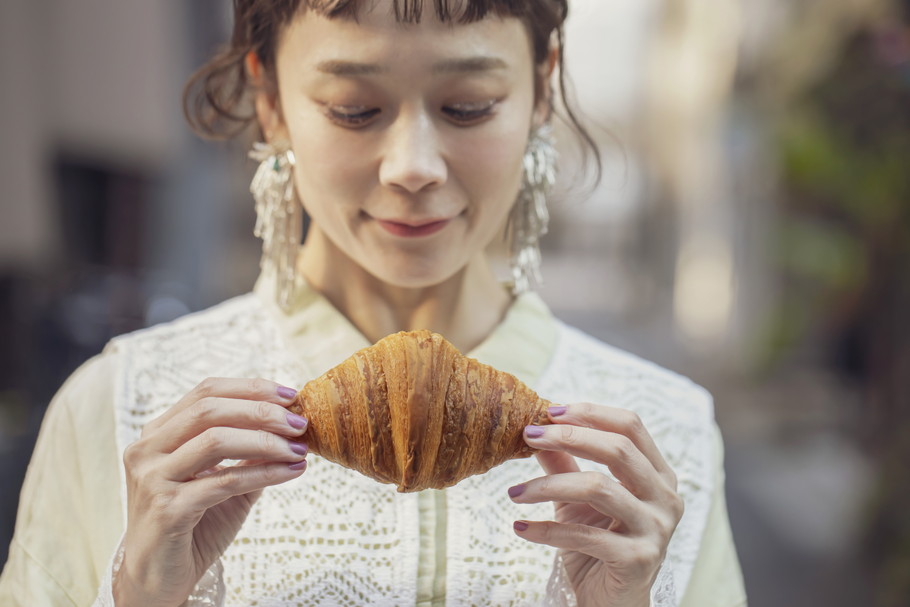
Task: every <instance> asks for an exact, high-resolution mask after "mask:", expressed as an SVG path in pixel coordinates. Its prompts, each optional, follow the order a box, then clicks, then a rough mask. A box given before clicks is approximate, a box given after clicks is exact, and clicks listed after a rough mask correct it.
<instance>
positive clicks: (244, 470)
mask: <svg viewBox="0 0 910 607" xmlns="http://www.w3.org/2000/svg"><path fill="white" fill-rule="evenodd" d="M306 466H307V462H306V460H302V461H300V462H296V463H293V464H287V463H280V462H269V463H266V464H260V465H258V466H228V467H227V468H224V469H222V470H219V471H218V472H216V473H215V474H211V475H209V476H206V477H204V478H200V479H197V480H194V481H193V482H191V483H185V484H184V485H183V486H182V487H181V497H180V499H182V500H186V504H187V508H189V509H190V511H196V512H202V511H204V510H207V509H208V508H211V507H213V506H217V505H218V504H220V503H221V502H223V501H225V500H227V499H230V498H231V497H234V496H235V495H246V494H248V493H252V492H254V491H260V490H262V489H264V488H265V487H270V486H272V485H279V484H281V483H284V482H287V481H289V480H291V479H294V478H297V477H298V476H300V475H301V474H303V473H304V471H305V470H306Z"/></svg>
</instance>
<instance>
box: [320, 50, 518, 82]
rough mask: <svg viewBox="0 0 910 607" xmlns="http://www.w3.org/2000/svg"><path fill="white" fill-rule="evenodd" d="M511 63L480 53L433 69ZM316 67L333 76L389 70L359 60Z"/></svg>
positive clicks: (456, 69) (467, 69)
mask: <svg viewBox="0 0 910 607" xmlns="http://www.w3.org/2000/svg"><path fill="white" fill-rule="evenodd" d="M508 67H509V65H508V64H507V63H506V62H505V61H503V60H502V59H500V58H499V57H489V56H485V55H480V56H476V57H459V58H457V59H445V60H443V61H440V62H438V63H435V64H433V66H432V68H431V71H432V73H434V74H441V73H446V74H451V73H458V72H488V71H492V70H501V69H507V68H508ZM316 69H317V70H318V71H320V72H322V73H324V74H331V75H333V76H348V77H355V76H375V75H377V74H384V73H387V72H388V71H389V69H388V68H387V67H384V66H382V65H379V64H378V63H360V62H357V61H344V60H339V59H329V60H326V61H320V62H319V63H317V64H316Z"/></svg>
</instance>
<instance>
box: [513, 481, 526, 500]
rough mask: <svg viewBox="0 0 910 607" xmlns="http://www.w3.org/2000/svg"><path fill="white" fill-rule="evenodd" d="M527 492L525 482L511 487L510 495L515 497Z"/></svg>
mask: <svg viewBox="0 0 910 607" xmlns="http://www.w3.org/2000/svg"><path fill="white" fill-rule="evenodd" d="M524 492H525V486H524V484H521V485H515V486H514V487H509V497H512V498H515V497H518V496H519V495H521V494H522V493H524Z"/></svg>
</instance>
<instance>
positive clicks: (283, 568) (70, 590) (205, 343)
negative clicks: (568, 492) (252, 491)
mask: <svg viewBox="0 0 910 607" xmlns="http://www.w3.org/2000/svg"><path fill="white" fill-rule="evenodd" d="M271 294H272V290H271V284H270V279H269V277H267V276H262V277H260V280H259V282H257V285H256V288H255V290H254V291H253V292H251V293H248V294H246V295H243V296H240V297H237V298H234V299H231V300H228V301H226V302H224V303H222V304H220V305H218V306H215V307H213V308H211V309H209V310H206V311H203V312H200V313H196V314H192V315H189V316H186V317H184V318H182V319H179V320H177V321H175V322H173V323H168V324H165V325H160V326H157V327H153V328H151V329H147V330H143V331H139V332H136V333H132V334H129V335H125V336H122V337H119V338H116V339H114V340H113V341H112V342H111V343H110V344H109V345H108V346H107V348H106V349H105V351H104V352H103V353H102V354H101V355H99V356H98V357H95V358H93V359H92V360H90V361H88V362H87V363H85V364H84V365H83V366H82V367H80V369H79V370H77V371H76V372H75V373H74V374H73V375H72V376H71V377H70V378H69V379H68V380H67V382H66V383H65V384H64V386H63V387H62V388H61V389H60V391H59V392H58V394H57V396H56V397H55V398H54V401H53V402H52V404H51V406H50V408H49V411H48V414H47V416H46V418H45V421H44V425H43V427H42V431H41V436H40V437H39V442H38V445H37V447H36V450H35V454H34V456H33V459H32V463H31V465H30V467H29V471H28V475H27V478H26V482H25V485H24V487H23V490H22V496H21V500H20V507H19V515H18V519H17V526H16V533H15V537H14V539H13V542H12V544H11V546H10V557H9V560H8V562H7V564H6V566H5V569H4V571H3V575H2V577H0V604H3V605H7V604H9V605H90V604H93V603H94V604H96V605H113V604H114V603H113V600H112V598H111V594H110V579H111V571H112V568H115V567H116V566H117V564H118V563H117V547H118V544H119V540H120V537H121V535H122V532H123V528H124V521H125V518H126V514H125V512H126V510H125V506H126V500H125V489H124V485H123V470H122V465H121V463H120V462H121V455H122V453H123V450H124V449H125V447H126V446H127V445H128V444H130V443H131V442H133V441H135V440H136V439H137V438H138V436H139V432H140V430H141V428H142V427H143V425H144V424H145V423H147V422H148V421H150V420H151V419H153V418H155V417H157V416H158V415H160V414H161V413H162V412H163V411H164V410H166V409H167V408H169V407H170V406H171V405H172V404H173V403H175V402H176V401H177V400H178V399H179V398H180V397H182V396H183V395H184V394H185V393H186V392H188V391H189V390H190V389H191V388H192V387H193V386H195V385H196V384H197V383H198V382H199V381H201V380H202V379H204V378H206V377H209V376H218V377H265V378H268V379H272V380H274V381H277V382H279V383H283V384H285V385H289V386H296V387H301V386H302V385H303V384H304V383H305V382H306V381H308V380H310V379H312V378H314V377H317V376H318V375H320V374H321V373H323V372H324V371H326V370H327V369H329V368H331V367H332V366H334V365H335V364H337V363H339V362H341V361H342V360H343V359H344V358H346V357H347V356H349V355H350V354H351V353H353V352H354V351H356V350H357V349H359V348H362V347H365V346H367V345H369V344H368V343H367V341H366V339H365V338H364V337H363V336H362V335H361V334H360V333H359V332H358V331H357V330H356V329H355V328H354V327H353V326H352V325H351V324H350V323H349V322H348V321H347V320H346V319H345V318H344V317H343V316H342V315H341V314H340V313H339V312H338V311H337V310H335V309H334V308H333V307H332V306H331V304H330V303H329V302H328V301H327V300H326V299H325V298H323V297H321V296H320V295H319V294H318V293H316V292H315V291H313V290H312V289H309V288H307V287H306V285H305V284H302V285H301V288H300V289H299V293H298V297H297V300H296V302H295V305H294V308H293V310H292V312H291V313H284V312H282V311H281V310H280V309H279V308H277V307H276V306H275V305H274V304H273V303H272V300H271ZM468 354H469V356H472V357H473V358H477V359H478V360H480V361H482V362H485V363H487V364H490V365H493V366H495V367H497V368H499V369H502V370H504V371H508V372H510V373H512V374H514V375H516V376H517V377H519V378H520V379H521V380H522V381H524V382H525V383H527V384H528V385H529V386H531V387H532V388H534V389H535V390H536V391H537V392H538V393H540V394H541V395H542V396H543V397H545V398H547V399H549V400H551V401H553V402H560V403H571V402H577V401H589V402H595V403H605V404H610V405H613V406H620V407H625V408H628V409H632V410H634V411H636V412H637V413H638V414H639V415H640V416H641V417H642V419H643V420H644V422H645V424H646V426H647V428H648V429H649V431H650V432H651V434H652V435H653V436H654V439H655V441H656V443H657V445H658V446H659V447H660V449H661V451H662V453H663V454H664V457H665V458H666V459H667V461H668V462H669V464H670V465H671V466H672V467H673V468H674V470H675V471H676V473H677V476H678V478H679V488H680V492H681V494H682V496H683V497H684V499H685V504H686V511H685V514H684V516H683V519H682V521H681V522H680V524H679V527H678V528H677V530H676V532H675V534H674V536H673V538H672V540H671V542H670V545H669V548H668V553H667V558H666V560H665V562H664V564H663V567H662V569H661V572H660V575H659V576H658V580H657V583H656V584H655V586H654V588H653V591H652V603H653V604H654V605H656V606H659V607H670V606H674V607H675V606H684V607H696V606H697V607H706V606H707V607H710V606H715V605H716V606H718V607H720V606H723V607H734V606H739V605H745V604H746V602H745V594H744V591H743V584H742V577H741V573H740V570H739V565H738V561H737V558H736V552H735V549H734V547H733V542H732V538H731V536H730V532H729V525H728V521H727V513H726V506H725V504H724V500H723V472H722V470H723V469H722V465H721V463H722V444H721V441H720V435H719V433H718V431H717V428H716V425H715V423H714V419H713V409H712V403H711V398H710V395H709V394H708V393H707V392H706V391H705V390H703V389H702V388H700V387H698V386H696V385H695V384H693V383H692V382H690V381H689V380H687V379H685V378H683V377H680V376H678V375H675V374H673V373H671V372H668V371H666V370H664V369H661V368H659V367H657V366H655V365H653V364H651V363H649V362H646V361H644V360H641V359H639V358H637V357H635V356H632V355H630V354H627V353H625V352H621V351H619V350H616V349H614V348H611V347H609V346H606V345H604V344H602V343H600V342H598V341H596V340H594V339H592V338H590V337H588V336H586V335H584V334H583V333H581V332H579V331H577V330H575V329H573V328H571V327H568V326H566V325H564V324H562V323H560V322H559V321H557V320H555V319H554V318H553V317H552V316H551V315H550V313H549V311H548V310H547V308H546V306H545V305H544V304H543V302H542V301H541V300H540V299H539V298H538V297H537V296H535V295H533V294H526V295H523V296H522V297H520V298H518V299H517V300H516V301H515V303H514V304H513V306H512V307H511V308H510V310H509V312H508V314H507V316H506V318H505V319H504V320H503V322H502V323H501V324H500V325H499V326H498V327H497V328H496V330H495V331H494V332H493V333H492V334H491V335H490V336H489V338H488V339H487V340H486V341H485V342H484V343H482V344H481V345H480V346H478V347H477V348H476V349H475V350H474V351H472V352H470V353H468ZM308 459H309V466H308V469H307V471H306V473H305V474H303V476H301V477H299V478H298V479H295V480H293V481H291V482H288V483H285V484H283V485H280V486H276V487H270V488H268V489H266V490H265V491H264V493H263V495H262V497H261V498H260V499H259V500H258V501H257V503H256V505H255V507H254V508H253V510H252V512H251V513H250V515H249V517H248V519H247V520H246V522H245V523H244V525H243V527H242V528H241V530H240V532H239V533H238V535H237V537H236V539H235V540H234V542H233V543H232V545H231V546H230V547H229V548H228V549H227V551H226V552H225V554H224V555H223V556H222V558H221V559H220V560H219V561H218V562H217V563H215V565H213V567H212V568H211V569H210V570H209V571H208V572H207V574H206V575H205V576H203V578H202V579H201V580H200V582H199V584H198V585H197V587H196V590H195V592H194V594H193V596H192V597H191V598H190V600H189V601H188V604H189V605H224V606H246V605H263V606H288V605H320V606H322V605H324V606H342V605H372V606H386V605H387V606H393V605H425V606H435V605H446V606H462V605H464V606H468V605H572V604H574V596H573V594H572V592H571V589H570V588H569V587H568V585H567V583H566V582H565V580H564V578H563V577H562V573H563V572H562V567H561V562H560V560H559V558H558V555H557V553H556V550H555V549H552V548H550V547H547V546H542V545H538V544H533V543H530V542H527V541H525V540H523V539H521V538H520V537H518V536H517V535H515V533H514V532H513V531H512V522H513V521H514V520H516V519H531V520H547V519H551V518H552V516H553V511H552V505H550V504H533V505H529V504H524V505H520V504H514V503H513V502H512V501H511V500H510V499H509V498H508V496H507V493H506V490H507V489H508V488H509V487H511V486H512V485H515V484H518V483H521V482H524V481H527V480H530V479H532V478H535V477H537V476H540V475H541V474H542V471H541V470H540V467H539V466H538V464H537V462H536V460H535V459H534V458H529V459H523V460H513V461H511V462H507V463H506V464H503V465H502V466H499V467H497V468H494V469H493V470H492V471H490V472H488V473H487V474H484V475H480V476H475V477H471V478H469V479H466V480H465V481H462V482H461V483H459V484H458V485H456V486H455V487H451V488H449V489H446V490H444V491H434V490H429V491H424V492H420V493H416V494H401V493H397V492H396V491H395V488H394V486H392V485H383V484H380V483H377V482H375V481H372V480H370V479H368V478H366V477H364V476H361V475H360V474H358V473H356V472H353V471H350V470H347V469H345V468H342V467H340V466H338V465H335V464H333V463H331V462H328V461H326V460H323V459H321V458H319V457H318V456H316V455H310V456H309V457H308ZM580 465H581V466H582V468H583V469H585V468H587V469H597V468H598V466H597V465H596V464H592V463H590V462H584V461H580ZM604 470H605V469H604ZM605 471H606V470H605ZM607 473H608V472H607Z"/></svg>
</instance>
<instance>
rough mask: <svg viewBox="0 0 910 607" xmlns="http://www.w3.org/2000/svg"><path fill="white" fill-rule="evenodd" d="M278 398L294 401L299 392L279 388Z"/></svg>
mask: <svg viewBox="0 0 910 607" xmlns="http://www.w3.org/2000/svg"><path fill="white" fill-rule="evenodd" d="M278 396H280V397H281V398H286V399H288V400H294V397H295V396H297V390H295V389H294V388H288V387H286V386H278Z"/></svg>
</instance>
